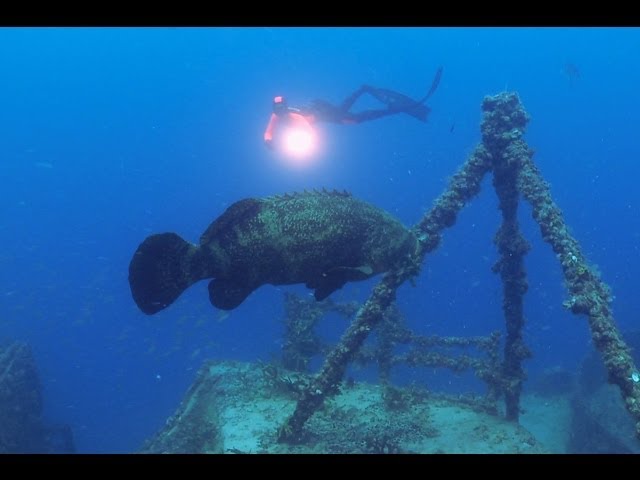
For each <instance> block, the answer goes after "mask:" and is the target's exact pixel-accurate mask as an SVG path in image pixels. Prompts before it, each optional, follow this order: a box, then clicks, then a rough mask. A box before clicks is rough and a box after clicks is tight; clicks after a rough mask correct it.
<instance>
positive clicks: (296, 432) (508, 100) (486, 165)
mask: <svg viewBox="0 0 640 480" xmlns="http://www.w3.org/2000/svg"><path fill="white" fill-rule="evenodd" d="M482 110H483V113H484V115H483V119H482V123H481V131H482V143H481V144H480V145H478V146H477V147H476V149H475V150H474V151H473V153H472V154H471V155H470V156H469V158H468V159H467V161H466V162H465V163H464V164H463V165H462V167H461V168H460V169H459V170H458V171H457V172H456V174H455V175H454V176H453V178H452V179H451V181H450V183H449V186H448V188H447V190H446V191H445V192H444V193H443V194H442V195H440V197H438V198H437V199H436V200H435V202H434V204H433V206H432V208H431V209H430V210H429V211H428V212H427V213H426V214H425V215H424V217H423V218H422V219H421V220H420V222H418V223H417V224H416V225H415V226H414V227H413V229H414V231H415V232H416V234H417V235H418V238H419V240H420V242H419V246H418V249H417V251H416V253H415V255H414V256H413V257H412V258H410V259H407V262H406V263H405V264H404V265H403V266H402V267H400V268H398V269H396V270H394V271H390V272H388V273H387V274H385V275H384V276H383V278H382V280H381V281H380V283H379V284H378V285H377V286H376V287H375V288H374V289H373V292H372V293H371V296H370V297H369V299H368V300H367V301H366V302H365V303H364V305H363V306H362V307H361V308H360V310H359V311H358V313H357V315H356V318H355V319H354V320H353V322H352V323H351V325H350V326H349V327H348V328H347V330H346V332H345V333H344V334H343V336H342V338H341V339H340V342H339V343H338V345H337V346H336V347H335V348H334V349H333V350H332V351H331V352H330V353H329V355H328V356H327V358H326V359H325V362H324V364H323V366H322V369H321V371H320V372H319V373H318V374H317V375H316V376H315V378H314V380H313V381H312V382H311V384H310V385H309V387H308V388H307V389H306V391H305V392H304V393H303V395H302V397H301V398H300V400H299V401H298V404H297V405H296V409H295V411H294V413H293V414H292V415H291V416H290V417H289V418H288V419H287V421H286V422H285V423H284V425H283V426H282V427H281V428H280V430H279V432H278V440H279V441H286V442H296V441H299V440H300V439H301V436H302V428H303V426H304V424H305V422H306V421H307V420H308V419H309V417H311V415H313V413H314V412H315V411H316V410H317V409H318V408H320V406H321V405H322V403H323V402H324V400H325V398H327V397H328V396H331V395H334V394H335V393H337V391H338V385H339V383H340V382H341V381H342V378H343V376H344V373H345V371H346V369H347V366H348V364H349V362H350V361H351V359H352V358H353V355H354V353H355V352H357V351H358V349H359V348H360V347H361V346H362V344H363V343H364V341H365V339H366V338H367V336H368V334H369V333H370V332H371V330H372V329H373V328H374V327H375V326H376V325H377V324H378V323H379V322H380V321H381V319H382V316H383V313H384V311H385V310H386V308H387V307H388V306H389V305H390V304H391V302H393V300H394V299H395V295H396V290H397V289H398V287H399V286H400V285H402V284H403V283H404V282H405V281H406V280H409V279H412V278H413V277H415V276H416V275H417V274H418V273H419V271H420V266H421V265H422V261H423V260H424V257H425V255H426V254H427V253H429V252H431V251H433V250H434V249H435V248H436V247H437V246H438V245H439V243H440V240H441V232H442V231H443V230H444V229H445V228H448V227H451V226H452V225H453V224H454V223H455V221H456V218H457V215H458V213H459V212H460V211H461V210H462V208H463V207H464V206H465V205H466V204H467V203H468V202H469V201H470V200H471V199H472V198H473V197H475V196H476V195H477V194H478V193H479V192H480V185H481V182H482V180H483V178H484V176H485V175H486V174H487V173H489V172H490V171H492V172H493V174H494V176H493V186H494V188H495V190H496V193H497V195H498V198H499V208H500V209H501V211H502V220H503V222H502V225H501V226H500V229H499V231H498V233H497V235H496V239H495V242H496V245H497V247H498V251H499V253H500V259H499V260H498V262H497V263H496V265H495V266H494V271H496V272H497V273H500V275H501V278H502V281H503V293H504V297H503V311H504V314H505V320H506V330H507V335H506V338H505V349H504V358H503V364H502V368H503V371H502V377H503V378H504V379H505V382H504V389H503V392H502V393H504V398H505V407H506V408H505V412H506V417H507V419H509V420H512V421H517V420H518V416H519V412H520V393H521V390H522V382H523V380H524V371H523V369H522V365H521V364H522V360H523V359H525V358H527V357H528V356H529V355H530V352H529V350H528V348H527V347H526V346H525V344H524V342H523V340H522V327H523V325H524V316H523V295H524V293H525V292H526V290H527V282H526V274H525V270H524V266H523V258H524V255H525V254H526V253H527V251H528V250H529V245H528V243H527V242H526V240H525V239H524V237H523V236H522V234H521V233H520V230H519V227H518V221H517V211H518V202H519V197H520V195H522V196H523V197H524V198H525V199H526V200H527V201H528V202H529V203H530V204H531V206H532V211H533V218H534V220H535V221H536V222H537V223H538V225H539V226H540V231H541V233H542V238H543V240H544V241H545V242H547V243H549V244H550V245H551V247H552V248H553V251H554V252H555V253H556V256H557V258H558V260H559V261H560V264H561V266H562V273H563V275H564V279H565V283H566V286H567V289H568V292H569V299H568V300H566V301H565V302H564V303H563V305H564V306H565V307H566V308H568V309H570V310H571V311H572V312H573V313H576V314H585V315H587V316H588V319H589V327H590V329H591V336H592V338H593V343H594V345H595V347H596V348H597V349H598V351H600V353H601V354H602V358H603V361H604V365H605V367H606V369H607V371H608V374H609V382H610V383H614V384H616V385H618V387H620V391H621V394H622V397H623V400H624V404H625V406H626V408H627V410H628V411H629V413H631V415H632V416H633V417H634V419H635V420H636V434H637V435H638V436H639V437H640V373H639V372H638V370H637V368H636V366H635V364H634V362H633V358H632V357H631V354H630V351H629V348H628V347H627V345H626V344H625V342H624V340H623V339H622V336H621V334H620V332H619V331H618V329H617V327H616V325H615V321H614V319H613V315H612V313H611V294H610V290H609V287H608V286H607V285H606V284H605V283H604V282H603V281H602V280H601V279H600V277H599V275H598V273H597V272H596V271H595V270H594V269H592V268H591V267H590V266H589V264H588V263H587V261H586V258H585V256H584V255H583V253H582V249H581V248H580V245H579V244H578V241H577V240H576V239H575V238H573V237H572V236H571V234H570V233H569V229H568V228H567V226H566V224H565V222H564V219H563V217H562V212H561V210H560V209H559V208H558V206H557V205H556V204H555V203H554V201H553V199H552V197H551V194H550V190H549V186H548V184H547V183H546V182H545V180H544V179H543V178H542V176H541V175H540V172H539V171H538V168H537V167H536V165H535V164H534V163H533V160H532V156H533V152H532V151H531V150H530V149H529V148H528V146H527V144H526V142H525V141H524V140H523V135H524V131H525V127H526V125H527V123H528V121H529V116H528V115H527V113H526V111H525V110H524V108H523V107H522V104H521V102H520V99H519V98H518V95H517V94H516V93H512V92H504V93H500V94H498V95H495V96H488V97H485V99H484V101H483V104H482Z"/></svg>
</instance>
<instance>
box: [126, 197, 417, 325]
mask: <svg viewBox="0 0 640 480" xmlns="http://www.w3.org/2000/svg"><path fill="white" fill-rule="evenodd" d="M416 246H417V239H416V237H415V235H414V234H413V233H412V232H411V231H410V230H409V229H407V228H405V227H404V226H403V225H402V224H401V223H400V222H399V221H398V220H396V219H395V218H393V217H392V216H391V215H389V214H388V213H386V212H384V211H382V210H379V209H377V208H375V207H373V206H372V205H369V204H368V203H365V202H363V201H360V200H357V199H355V198H354V197H352V196H351V195H350V194H348V193H346V192H336V191H335V190H334V191H333V192H327V191H324V190H323V191H322V192H315V191H314V192H305V193H301V194H293V195H285V196H276V197H269V198H265V199H254V198H247V199H244V200H240V201H238V202H236V203H234V204H233V205H231V206H230V207H229V208H227V210H226V211H225V212H224V213H223V214H222V215H221V216H220V217H218V218H217V219H216V220H215V221H214V222H213V223H212V224H211V225H210V226H209V228H207V230H206V231H205V232H204V233H203V234H202V236H201V237H200V244H199V245H193V244H191V243H189V242H187V241H185V240H183V239H182V238H180V237H179V236H178V235H176V234H175V233H161V234H157V235H151V236H150V237H147V239H146V240H145V241H144V242H142V244H140V246H139V247H138V249H137V250H136V252H135V254H134V255H133V258H132V259H131V263H130V264H129V285H130V286H131V293H132V295H133V299H134V300H135V302H136V304H137V305H138V307H140V310H142V311H143V312H144V313H146V314H148V315H151V314H154V313H156V312H158V311H160V310H162V309H164V308H166V307H167V306H169V305H170V304H171V303H173V302H174V301H175V300H176V299H177V298H178V297H179V296H180V294H181V293H182V292H183V291H184V290H185V289H187V288H188V287H189V286H191V285H192V284H194V283H195V282H197V281H199V280H203V279H206V278H213V280H211V282H210V283H209V299H210V301H211V303H212V304H213V305H214V306H215V307H217V308H220V309H223V310H232V309H234V308H236V307H237V306H238V305H240V304H241V303H242V302H243V301H244V299H245V298H247V296H248V295H249V294H250V293H251V292H253V291H254V290H255V289H256V288H258V287H260V286H261V285H264V284H272V285H289V284H294V283H304V284H305V285H306V286H307V288H311V289H314V296H315V298H316V300H323V299H324V298H326V297H327V296H329V295H330V294H331V293H332V292H334V291H336V290H337V289H339V288H341V287H342V286H343V285H344V284H345V283H347V282H349V281H354V280H364V279H367V278H369V277H371V276H373V275H376V274H378V273H382V272H385V271H387V270H390V269H391V268H392V267H393V266H394V264H396V263H397V262H399V261H401V260H402V259H404V258H406V257H407V256H408V255H412V254H413V253H414V252H415V250H416Z"/></svg>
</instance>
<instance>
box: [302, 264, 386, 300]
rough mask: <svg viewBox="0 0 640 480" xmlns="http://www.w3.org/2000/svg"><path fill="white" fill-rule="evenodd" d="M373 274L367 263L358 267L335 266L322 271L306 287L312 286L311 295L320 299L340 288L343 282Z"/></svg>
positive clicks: (363, 278)
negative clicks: (324, 271)
mask: <svg viewBox="0 0 640 480" xmlns="http://www.w3.org/2000/svg"><path fill="white" fill-rule="evenodd" d="M372 274H373V269H372V268H371V267H370V266H369V265H363V266H360V267H335V268H332V269H331V270H329V271H328V272H326V273H323V274H322V275H321V276H320V277H319V278H317V279H315V280H314V281H313V282H309V283H307V287H308V288H314V289H315V290H314V292H313V296H314V297H315V299H316V300H318V301H321V300H324V299H325V298H327V297H328V296H329V295H331V294H332V293H333V292H335V291H336V290H338V289H340V288H342V287H343V286H344V284H345V283H347V282H350V281H356V280H365V279H367V278H369V277H370V276H371V275H372Z"/></svg>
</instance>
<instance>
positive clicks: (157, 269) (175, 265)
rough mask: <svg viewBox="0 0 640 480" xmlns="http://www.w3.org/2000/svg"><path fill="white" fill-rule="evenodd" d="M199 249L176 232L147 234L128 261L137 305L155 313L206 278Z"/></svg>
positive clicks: (130, 281)
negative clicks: (199, 266) (148, 235)
mask: <svg viewBox="0 0 640 480" xmlns="http://www.w3.org/2000/svg"><path fill="white" fill-rule="evenodd" d="M200 253H201V251H200V248H199V247H197V246H196V245H193V244H191V243H189V242H187V241H185V240H183V239H182V238H181V237H180V236H179V235H176V234H175V233H161V234H157V235H151V236H150V237H147V238H146V239H145V241H144V242H142V243H141V244H140V246H139V247H138V249H137V250H136V252H135V253H134V255H133V258H132V259H131V262H130V263H129V286H130V288H131V294H132V296H133V300H134V301H135V302H136V305H138V307H139V308H140V310H142V311H143V312H144V313H146V314H147V315H152V314H154V313H156V312H159V311H160V310H162V309H164V308H166V307H168V306H169V305H171V304H172V303H173V302H174V301H175V300H176V299H177V298H178V297H179V296H180V295H181V294H182V292H184V291H185V290H186V289H187V288H188V287H190V286H191V285H193V284H194V283H195V282H197V281H198V280H201V279H203V278H206V275H203V273H204V272H202V271H201V270H202V268H198V267H197V266H198V265H203V264H204V262H198V261H197V260H198V256H199V254H200ZM194 260H195V261H194Z"/></svg>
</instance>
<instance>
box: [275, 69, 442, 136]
mask: <svg viewBox="0 0 640 480" xmlns="http://www.w3.org/2000/svg"><path fill="white" fill-rule="evenodd" d="M441 78H442V67H439V68H438V70H437V71H436V74H435V77H434V78H433V82H432V83H431V88H430V89H429V91H428V92H427V94H426V95H425V96H424V97H423V98H421V99H420V100H414V99H412V98H410V97H408V96H406V95H404V94H402V93H398V92H395V91H393V90H388V89H385V88H377V87H372V86H371V85H362V86H361V87H360V88H359V89H357V90H356V91H355V92H353V93H352V94H351V95H349V96H348V97H347V98H346V99H345V100H344V101H343V102H342V103H341V104H340V105H333V104H332V103H329V102H327V101H326V100H320V99H317V100H313V101H312V102H311V104H310V105H309V106H306V107H302V108H295V107H290V106H289V105H288V104H287V101H286V99H285V98H284V97H282V96H277V97H275V98H274V99H273V112H272V114H271V117H270V119H269V123H268V125H267V128H266V130H265V132H264V142H265V145H266V146H267V147H270V148H272V147H273V141H274V135H276V134H277V132H278V130H279V127H278V125H279V124H280V123H285V125H286V126H289V127H294V128H300V129H303V130H306V131H311V130H312V125H313V124H315V123H317V122H328V123H338V124H356V123H362V122H368V121H370V120H376V119H378V118H382V117H387V116H389V115H396V114H398V113H406V114H407V115H411V116H412V117H414V118H417V119H418V120H420V121H422V122H426V121H427V117H428V116H429V112H431V109H430V108H429V107H427V106H426V105H425V102H426V101H427V100H428V99H429V98H430V97H431V95H433V93H434V92H435V91H436V89H437V88H438V85H439V84H440V79H441ZM365 93H366V94H368V95H371V96H372V97H373V98H375V99H376V100H378V101H379V102H380V103H382V104H384V105H385V106H386V108H381V109H375V110H363V111H360V112H352V111H351V107H353V105H354V104H355V103H356V101H357V100H358V99H359V98H360V97H361V96H362V95H364V94H365Z"/></svg>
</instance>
